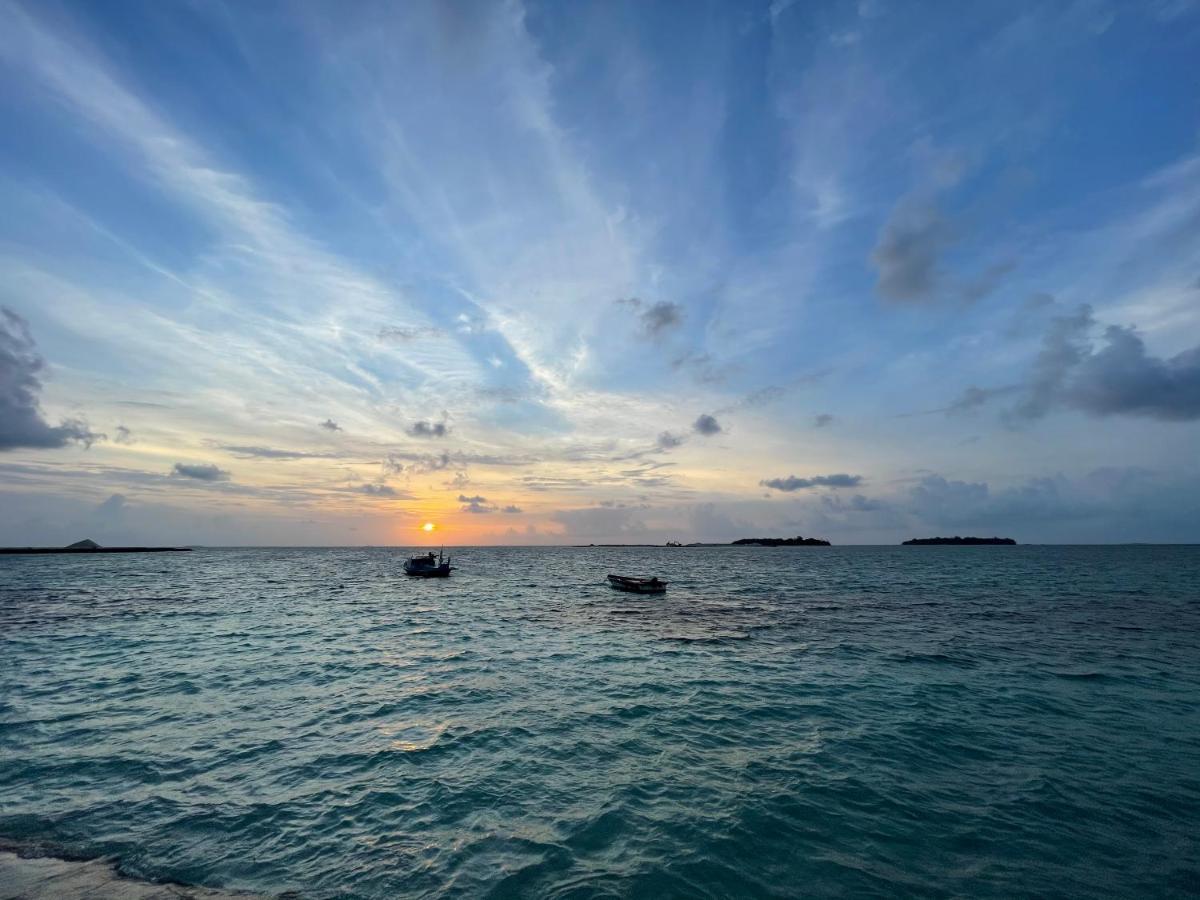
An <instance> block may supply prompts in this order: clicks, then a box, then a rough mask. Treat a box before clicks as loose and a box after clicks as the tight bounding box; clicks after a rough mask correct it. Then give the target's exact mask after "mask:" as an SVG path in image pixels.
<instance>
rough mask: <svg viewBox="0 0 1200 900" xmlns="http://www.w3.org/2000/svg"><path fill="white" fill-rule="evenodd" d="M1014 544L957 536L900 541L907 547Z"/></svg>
mask: <svg viewBox="0 0 1200 900" xmlns="http://www.w3.org/2000/svg"><path fill="white" fill-rule="evenodd" d="M1015 543H1016V541H1014V540H1013V539H1012V538H1002V537H988V538H984V537H959V536H958V535H955V536H954V537H931V538H911V539H910V540H907V541H901V544H902V545H903V544H908V545H915V546H931V545H935V544H937V545H941V544H948V545H950V546H965V545H972V546H974V545H977V544H1015Z"/></svg>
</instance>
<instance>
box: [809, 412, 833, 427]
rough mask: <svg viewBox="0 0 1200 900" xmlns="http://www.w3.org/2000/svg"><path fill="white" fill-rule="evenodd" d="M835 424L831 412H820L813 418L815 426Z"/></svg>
mask: <svg viewBox="0 0 1200 900" xmlns="http://www.w3.org/2000/svg"><path fill="white" fill-rule="evenodd" d="M832 424H833V416H832V415H831V414H829V413H820V414H818V415H817V416H815V417H814V418H813V426H814V427H815V428H828V427H829V426H830V425H832Z"/></svg>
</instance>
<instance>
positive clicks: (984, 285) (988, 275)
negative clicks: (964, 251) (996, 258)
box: [960, 260, 1017, 303]
mask: <svg viewBox="0 0 1200 900" xmlns="http://www.w3.org/2000/svg"><path fill="white" fill-rule="evenodd" d="M1016 267H1017V264H1016V263H1015V262H1014V261H1013V260H1004V261H1003V262H998V263H993V264H992V265H990V266H988V267H987V268H986V269H984V270H983V271H982V272H980V273H979V274H978V275H976V276H975V277H974V278H972V279H970V280H969V281H967V283H966V284H964V285H963V286H962V288H961V289H960V290H961V293H962V297H963V299H964V300H967V301H968V302H972V303H973V302H974V301H976V300H982V299H983V298H984V297H986V296H987V295H988V294H990V293H991V292H992V291H994V290H995V289H996V288H998V287H999V286H1000V282H1001V281H1003V280H1004V276H1005V275H1007V274H1008V273H1009V272H1011V271H1012V270H1013V269H1015V268H1016Z"/></svg>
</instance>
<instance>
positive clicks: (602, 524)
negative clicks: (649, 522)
mask: <svg viewBox="0 0 1200 900" xmlns="http://www.w3.org/2000/svg"><path fill="white" fill-rule="evenodd" d="M634 515H635V510H632V509H629V508H628V507H609V506H593V507H585V508H583V509H560V510H558V511H557V512H555V513H554V514H553V515H552V516H551V518H552V519H553V520H554V521H555V522H557V523H559V524H560V525H562V526H563V527H564V528H565V529H566V532H567V534H568V535H570V536H572V537H576V538H593V539H595V538H601V539H608V540H616V541H618V542H620V541H622V540H629V539H631V538H634V537H641V536H643V535H645V533H646V526H645V524H644V523H642V522H641V521H640V520H638V519H636V518H634Z"/></svg>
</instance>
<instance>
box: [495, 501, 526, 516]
mask: <svg viewBox="0 0 1200 900" xmlns="http://www.w3.org/2000/svg"><path fill="white" fill-rule="evenodd" d="M521 511H522V510H521V507H519V506H517V505H516V504H513V503H510V504H509V505H508V506H502V507H501V508H500V512H502V513H508V514H510V515H515V514H516V513H519V512H521Z"/></svg>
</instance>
